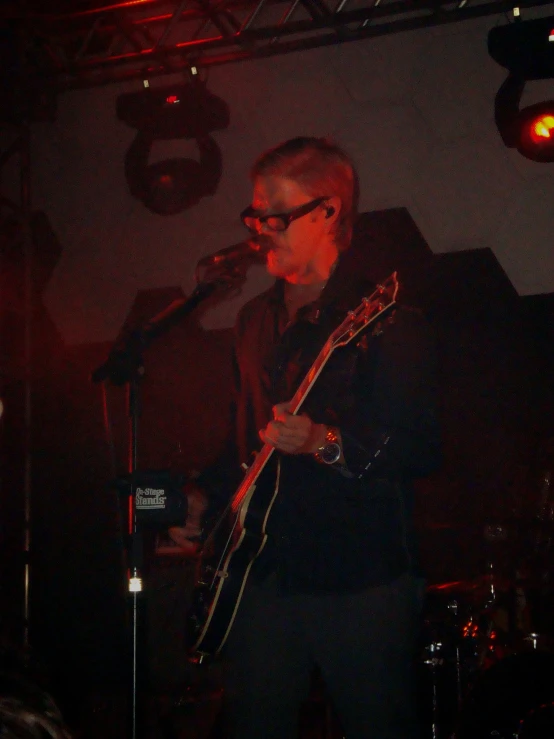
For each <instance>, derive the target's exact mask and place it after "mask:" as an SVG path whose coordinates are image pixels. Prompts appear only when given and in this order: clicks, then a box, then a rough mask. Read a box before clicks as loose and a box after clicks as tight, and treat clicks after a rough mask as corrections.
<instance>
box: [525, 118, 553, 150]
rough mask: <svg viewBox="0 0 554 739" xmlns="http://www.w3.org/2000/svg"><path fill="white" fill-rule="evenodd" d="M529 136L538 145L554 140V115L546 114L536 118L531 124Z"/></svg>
mask: <svg viewBox="0 0 554 739" xmlns="http://www.w3.org/2000/svg"><path fill="white" fill-rule="evenodd" d="M529 134H530V136H531V139H532V141H534V142H535V143H537V144H538V143H540V142H544V141H551V140H552V139H554V115H551V114H546V115H541V116H539V117H538V118H535V119H534V120H533V121H532V122H531V125H530V128H529Z"/></svg>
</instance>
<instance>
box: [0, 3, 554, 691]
mask: <svg viewBox="0 0 554 739" xmlns="http://www.w3.org/2000/svg"><path fill="white" fill-rule="evenodd" d="M497 22H498V23H503V22H504V18H503V16H502V17H500V16H499V18H498V19H495V18H487V19H484V20H481V21H476V22H471V23H464V24H456V25H453V26H448V27H441V28H436V29H432V30H426V31H418V32H414V33H404V34H398V35H394V36H390V37H387V38H382V39H376V40H370V41H363V42H356V43H351V44H343V45H341V46H337V47H332V48H325V49H320V50H314V51H310V52H303V53H296V54H291V55H288V56H284V57H277V58H273V59H268V60H263V61H255V62H245V63H241V64H233V65H227V66H222V67H218V68H213V69H210V70H209V73H208V76H207V85H208V89H209V90H211V91H212V92H214V93H216V94H217V95H219V96H220V97H222V98H223V99H224V100H226V101H227V103H228V104H229V106H230V113H231V122H230V126H229V127H228V129H226V130H223V131H218V132H215V133H214V139H215V140H216V141H217V143H218V145H219V147H220V148H221V151H222V154H223V174H222V178H221V182H220V185H219V188H218V190H217V192H216V193H215V194H214V195H213V196H212V197H207V198H204V199H203V200H201V201H200V203H199V204H198V205H197V206H195V207H194V208H192V209H190V210H187V211H185V212H183V213H181V214H179V215H175V216H171V217H162V216H158V215H154V214H153V213H151V212H150V211H148V210H147V209H146V208H145V207H144V206H143V205H142V204H141V203H139V202H138V201H137V200H135V199H133V198H132V196H131V195H130V193H129V192H128V189H127V184H126V181H125V176H124V165H123V162H124V156H125V152H126V151H127V149H128V147H129V145H130V143H131V141H132V140H133V137H134V134H135V132H134V130H132V129H130V128H128V127H127V126H126V125H125V124H123V123H121V122H119V121H118V120H117V119H116V112H115V106H116V99H117V97H118V95H119V94H121V93H122V92H128V91H132V90H139V89H140V88H141V84H142V83H141V82H139V81H137V82H135V83H128V84H126V85H124V86H123V85H121V86H110V87H106V88H101V89H93V90H85V91H79V92H72V93H67V94H65V95H63V96H62V97H61V98H60V100H59V115H58V120H57V121H56V122H55V123H52V124H35V125H33V131H32V171H33V187H32V192H33V208H34V210H35V211H36V212H37V215H36V216H35V250H36V251H35V255H36V263H37V267H38V269H37V271H36V281H37V282H36V288H37V293H38V296H37V305H36V312H35V326H34V339H35V347H34V364H33V381H34V394H33V402H34V432H33V449H32V452H33V520H34V537H33V560H32V562H33V577H32V615H33V619H34V621H33V623H34V628H33V637H34V644H35V646H36V645H38V647H39V649H42V650H43V653H44V654H45V656H46V658H47V659H48V660H49V661H50V662H51V663H54V664H56V665H57V669H59V671H60V672H61V673H63V675H64V678H65V679H66V680H67V681H70V680H71V677H72V675H73V674H74V673H75V672H76V671H79V670H82V669H84V670H86V671H87V674H88V676H89V677H90V678H91V679H92V678H95V679H97V680H98V683H99V684H104V685H105V684H106V679H107V676H111V675H113V674H115V673H117V670H115V667H114V665H118V664H120V663H121V661H122V655H121V651H122V644H124V643H125V641H126V637H125V634H127V635H128V629H127V625H128V624H127V623H126V620H125V609H124V605H123V604H124V601H125V595H124V585H125V582H124V574H125V569H124V565H125V562H124V555H123V550H124V532H123V530H122V524H121V519H120V507H119V506H118V503H117V499H116V497H115V494H114V492H113V490H112V489H111V488H109V486H108V483H109V481H110V480H111V479H113V477H114V476H115V475H116V474H119V473H121V472H122V471H124V469H125V461H126V452H127V445H126V417H125V403H124V401H125V394H124V389H123V388H114V387H111V386H110V387H108V389H107V408H108V409H109V411H110V420H111V424H110V425H109V427H108V428H109V431H110V433H108V432H107V429H106V425H105V423H104V406H103V397H102V393H101V390H100V388H99V387H98V386H95V385H92V384H91V383H90V372H91V370H92V369H94V368H95V367H96V366H98V364H99V363H101V362H102V361H103V360H104V359H105V358H106V356H107V354H108V352H109V350H110V348H111V346H112V344H113V342H114V340H115V339H116V337H118V336H119V335H120V334H121V331H122V328H123V326H130V325H133V324H135V323H136V322H140V321H141V320H144V319H146V318H148V317H149V316H151V315H154V314H155V313H157V312H158V311H159V310H161V309H162V308H163V307H164V305H167V304H168V303H169V302H170V301H171V300H173V299H174V298H175V297H178V296H180V295H188V294H190V292H191V291H192V289H193V287H194V268H195V265H196V263H197V261H198V260H199V259H200V258H201V257H202V256H204V255H206V254H209V253H211V252H213V251H215V250H217V249H220V248H223V247H225V246H228V245H230V244H233V243H235V242H237V241H239V240H240V239H241V238H243V236H244V234H243V231H242V229H241V225H240V222H239V218H238V213H239V212H240V211H241V210H242V208H244V206H245V205H247V204H248V203H249V201H250V185H249V182H248V171H249V166H250V164H251V162H252V160H253V158H254V157H256V156H257V155H258V154H259V152H260V151H261V150H263V149H265V148H266V147H268V146H271V145H274V144H275V143H277V142H279V141H281V140H283V139H286V138H288V137H291V136H297V135H318V136H319V135H328V136H332V137H333V138H334V139H336V140H337V141H338V142H339V143H340V144H342V145H343V146H344V147H345V148H346V149H347V151H349V152H350V153H351V155H352V156H353V158H354V160H355V161H356V163H357V165H358V168H359V173H360V185H361V202H360V209H361V210H362V211H366V212H367V216H366V219H367V220H366V221H365V225H366V227H367V228H369V231H370V233H371V235H372V236H373V237H375V244H376V245H377V246H376V248H377V247H378V251H377V254H376V256H377V257H378V259H377V260H376V264H378V265H380V266H382V271H383V273H387V272H388V271H389V270H390V269H392V268H395V267H398V268H399V269H401V270H402V273H403V274H404V273H406V275H407V282H408V287H409V289H410V290H411V291H412V295H414V296H415V295H417V298H418V299H419V300H423V301H425V307H426V309H427V310H428V313H429V315H430V318H431V320H432V321H433V323H434V325H435V327H436V329H437V335H438V338H439V345H440V349H441V399H442V408H443V415H444V422H445V441H446V465H445V467H444V469H443V470H442V472H441V474H440V475H438V476H436V477H435V478H434V479H433V480H430V481H429V482H428V483H427V485H426V487H425V488H424V489H422V491H421V495H420V497H419V502H418V521H419V523H420V525H421V529H422V533H423V536H422V541H423V548H424V554H425V556H426V560H427V563H428V564H429V571H430V573H431V575H432V577H433V578H434V579H435V581H440V580H447V579H460V578H474V577H478V576H480V575H481V574H482V573H483V572H484V571H485V570H486V565H487V562H488V560H489V559H491V558H492V559H496V560H500V559H502V562H500V564H501V565H502V566H504V565H505V564H506V562H505V560H504V550H501V549H500V548H497V549H496V550H494V551H491V542H490V541H489V540H488V539H487V538H486V535H485V527H486V526H487V525H492V526H496V525H502V526H503V527H504V531H505V532H506V537H505V539H503V542H506V541H507V542H508V545H509V547H508V548H509V549H510V552H509V554H510V557H512V560H513V551H514V549H515V548H517V546H519V544H520V543H521V539H520V538H518V533H517V532H518V528H519V529H520V530H521V529H522V525H520V524H521V522H522V521H525V522H528V521H529V520H530V518H532V516H533V514H534V512H535V511H536V500H537V495H538V486H537V477H536V473H537V466H536V465H537V464H538V461H537V460H539V458H540V453H539V452H540V449H541V445H542V444H543V442H544V440H545V439H546V438H547V437H548V435H549V434H552V433H553V430H552V426H553V424H552V418H553V414H552V384H553V381H552V377H553V376H554V374H553V373H552V364H551V363H550V364H549V363H548V362H549V361H550V362H552V355H551V353H550V354H548V351H547V350H543V349H541V347H540V339H541V335H543V334H544V333H545V332H546V330H547V329H548V327H549V326H550V324H551V319H549V318H548V316H550V317H551V316H552V310H551V309H550V313H548V312H544V311H542V312H541V308H540V305H537V304H536V303H534V304H533V306H531V308H530V310H529V315H533V318H534V319H535V320H534V321H532V322H529V321H528V322H526V321H525V320H524V318H525V317H524V316H523V313H522V311H521V301H522V300H523V297H522V296H540V295H541V294H543V293H550V292H552V291H554V253H553V250H552V233H553V231H554V209H553V208H552V202H554V164H550V165H545V164H536V163H533V162H530V161H528V160H526V159H524V158H522V157H521V156H520V155H519V154H517V153H516V152H514V151H512V150H508V149H506V148H504V146H503V144H502V142H501V140H500V137H499V135H498V133H497V131H496V129H495V126H494V122H493V101H494V95H495V93H496V91H497V89H498V87H499V85H500V84H501V82H502V81H503V79H504V77H505V73H504V70H502V69H501V68H500V67H498V66H497V65H496V64H495V63H494V62H493V61H492V60H491V59H490V58H489V57H488V54H487V51H486V40H487V32H488V30H489V29H490V28H491V27H492V26H493V25H494V24H495V23H497ZM180 79H182V78H179V80H180ZM168 81H169V79H168V78H165V79H161V80H155V81H152V85H158V84H160V85H165V84H167V82H168ZM553 89H554V83H553V82H552V81H545V82H542V83H532V84H530V85H528V87H527V90H526V92H525V96H524V101H523V103H524V104H527V103H531V102H534V101H536V100H540V99H543V98H548V97H552V93H553ZM5 138H6V141H7V140H8V139H9V135H8V134H6V136H5ZM172 156H185V157H197V156H198V152H197V151H196V146H195V145H193V144H192V143H191V142H187V141H172V142H165V143H163V144H162V143H159V144H156V145H155V147H154V150H153V152H152V157H151V162H155V161H157V160H161V159H164V158H169V157H172ZM3 175H4V177H3V190H4V192H5V194H7V195H11V196H12V198H13V199H14V200H16V199H17V195H18V193H17V185H18V182H17V176H16V175H17V172H16V162H15V161H11V162H10V165H9V166H8V167H6V169H5V170H4V172H3ZM40 212H42V214H45V215H41V214H40ZM13 241H14V243H15V244H16V245H17V236H14V238H13ZM10 243H11V242H10ZM6 254H8V257H10V253H8V252H6ZM14 254H15V256H14V255H13V254H12V256H13V258H11V257H10V258H8V259H7V260H6V259H5V256H6V255H5V254H4V255H3V258H4V262H3V266H4V268H5V269H4V271H2V272H0V275H1V276H2V280H3V282H2V287H3V289H4V295H8V296H11V297H10V299H11V303H10V305H9V307H8V310H7V311H6V312H5V313H4V315H3V319H2V320H3V324H2V327H1V328H0V330H1V331H3V339H4V348H5V349H6V347H7V350H6V351H4V359H5V358H6V357H8V356H9V357H10V361H9V362H7V361H4V363H3V366H2V372H3V373H4V374H3V376H2V381H3V383H4V384H3V387H4V389H5V401H6V413H5V416H4V419H3V423H4V428H3V431H4V434H3V437H2V441H3V446H2V447H0V448H1V453H2V455H3V456H4V461H5V463H6V464H5V465H4V478H3V481H2V489H3V498H2V500H0V503H2V506H3V510H6V511H7V512H8V514H9V515H8V516H4V518H3V520H5V521H10V520H11V521H13V522H15V523H14V525H13V526H12V525H10V526H8V525H6V526H5V528H4V530H3V531H0V533H2V535H3V536H4V539H3V540H2V541H1V542H0V543H2V544H3V545H4V543H5V541H7V540H8V538H9V537H10V536H11V545H12V550H13V551H16V552H17V551H18V547H19V545H20V542H21V540H22V539H21V536H20V525H21V515H22V508H21V500H22V499H21V496H20V492H21V484H22V471H23V460H22V458H21V454H20V453H21V443H20V442H21V438H22V417H23V416H22V413H20V411H22V404H23V396H24V387H23V382H22V377H23V375H22V359H21V358H22V350H23V337H24V326H23V311H22V305H21V301H20V299H21V289H20V288H21V284H22V271H21V267H22V265H21V259H20V254H19V256H18V254H17V248H16V249H15V253H14ZM371 258H372V259H373V255H372V256H371ZM377 276H378V275H377ZM420 281H421V282H420ZM267 284H268V278H267V277H266V275H265V273H264V270H263V268H261V267H254V268H252V269H251V270H250V271H249V275H248V281H247V283H246V284H245V286H244V288H243V290H242V292H241V293H240V294H239V295H236V296H234V297H233V298H232V299H226V300H223V301H220V302H219V303H217V304H214V305H213V306H212V307H211V308H210V310H208V311H205V312H204V313H202V314H201V315H195V316H194V317H192V318H190V319H189V320H188V321H185V322H183V323H181V324H180V325H179V326H176V327H174V329H172V333H171V334H169V335H167V336H166V337H164V339H163V340H162V341H160V342H158V343H157V344H156V345H154V346H153V347H151V348H150V349H149V350H148V353H147V356H146V357H145V362H146V378H145V382H144V393H143V406H142V415H141V420H140V438H139V461H140V463H141V465H143V466H149V467H167V466H175V467H176V468H178V469H181V470H184V471H185V472H190V471H191V470H193V469H194V468H197V467H200V466H202V465H203V464H205V463H206V462H207V461H209V460H210V459H211V458H212V457H213V456H214V455H215V453H216V452H217V450H218V448H219V447H220V445H221V443H222V441H223V438H224V436H225V432H226V430H227V424H228V405H227V401H228V397H229V388H230V375H231V364H230V341H231V337H230V327H231V326H232V324H233V321H234V317H235V315H236V311H237V310H238V308H239V307H240V305H241V304H242V303H244V301H245V300H246V299H248V298H249V297H250V296H252V295H254V294H256V293H258V292H259V291H260V290H262V289H263V288H264V287H265V286H266V285H267ZM10 291H11V292H10ZM534 300H535V298H534ZM550 306H551V302H550ZM539 317H542V319H541V320H542V323H541V321H540V320H538V318H539ZM549 320H550V323H549ZM537 326H542V329H541V331H542V333H541V331H538V330H537V329H536V327H537ZM550 330H551V328H550ZM550 336H551V334H550ZM549 368H550V369H549ZM8 423H9V424H11V425H10V427H9V428H10V433H9V434H8V432H7V429H8ZM14 431H15V433H13V432H14ZM4 491H5V492H4ZM8 493H9V494H8ZM1 512H3V511H0V513H1ZM10 532H11V533H10ZM8 543H10V542H8ZM512 560H510V561H509V562H508V565H506V567H509V566H511V565H512V564H513V561H512ZM6 561H7V560H6ZM9 561H10V563H12V564H13V566H12V567H11V568H10V570H9V573H8V574H9V575H10V576H11V581H10V582H8V580H9V578H7V579H6V578H5V581H6V582H7V584H6V582H4V583H0V586H1V587H3V588H4V591H3V592H4V594H5V596H6V597H4V599H3V602H4V603H5V604H6V603H9V604H10V605H9V609H7V607H6V606H4V618H5V619H6V620H7V621H8V622H9V623H10V624H15V625H14V627H13V628H14V633H19V631H20V626H21V622H20V620H19V621H18V618H19V616H20V611H21V602H22V582H23V581H22V562H21V559H13V560H9ZM165 587H166V585H161V586H160V588H161V589H162V591H163V592H165V590H164V588H165ZM162 591H160V592H162ZM179 602H180V601H179ZM6 613H7V616H6V615H5V614H6ZM175 618H176V620H177V621H178V623H179V629H180V628H181V625H182V621H181V613H180V612H179V613H177V614H176V615H175ZM177 651H178V650H174V652H175V653H177ZM120 658H121V659H120Z"/></svg>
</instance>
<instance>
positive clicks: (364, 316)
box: [187, 273, 399, 660]
mask: <svg viewBox="0 0 554 739" xmlns="http://www.w3.org/2000/svg"><path fill="white" fill-rule="evenodd" d="M398 288H399V285H398V281H397V279H396V273H393V274H392V275H391V276H390V277H389V278H388V279H387V280H386V281H385V282H384V283H383V285H379V286H378V288H377V289H376V290H375V292H374V293H373V294H372V295H371V296H369V297H367V298H364V299H363V300H362V302H361V303H360V305H359V306H358V307H357V308H356V309H355V310H353V311H350V312H349V313H348V315H347V316H346V318H345V319H344V321H343V322H342V323H341V324H340V326H338V327H337V328H336V329H335V330H334V331H333V333H332V334H331V336H330V337H329V338H328V339H327V341H326V342H325V345H324V346H323V348H322V349H321V351H320V353H319V355H318V357H317V359H316V360H315V362H314V363H313V365H312V366H311V368H310V370H309V371H308V373H307V375H306V377H305V378H304V380H303V381H302V383H301V385H300V387H299V388H298V390H297V391H296V393H295V394H294V397H293V398H292V400H291V401H290V403H289V412H290V413H292V414H296V413H298V411H299V410H300V407H301V405H302V403H303V402H304V400H305V399H306V396H307V395H308V393H309V391H310V390H311V388H312V387H313V385H314V383H315V382H316V381H317V378H318V377H319V375H320V373H321V371H322V370H323V368H324V367H325V365H326V363H327V361H328V359H329V357H330V356H331V354H332V353H333V351H334V350H335V349H336V348H338V347H341V346H346V345H347V344H349V343H350V342H351V341H352V340H353V339H354V338H355V337H356V336H358V334H360V332H361V331H363V330H364V329H366V328H367V327H369V326H370V325H371V324H372V323H374V322H375V321H376V320H377V319H378V318H381V317H384V315H385V313H387V312H388V311H389V310H391V309H392V308H393V307H394V305H395V304H396V295H397V292H398ZM273 452H274V449H273V447H271V446H270V445H268V444H265V445H264V446H263V448H262V449H261V450H260V451H259V452H258V454H257V455H256V458H255V460H254V462H253V463H252V465H251V467H250V468H249V469H248V471H247V472H246V475H245V478H244V480H243V482H242V483H241V485H239V488H238V490H237V491H236V492H235V494H234V496H233V497H232V498H231V501H230V503H229V505H228V506H227V509H226V510H225V513H224V514H223V516H222V517H221V518H220V519H219V520H218V522H217V523H216V525H215V526H214V529H213V530H212V532H211V533H210V535H209V537H208V538H207V539H206V542H205V544H204V547H203V550H202V553H201V558H200V561H199V565H198V572H197V581H196V587H195V589H194V591H193V597H192V605H191V608H190V610H189V613H188V617H187V621H188V633H189V642H190V643H191V644H192V646H191V654H192V656H193V658H196V659H199V660H201V659H203V658H204V657H208V656H211V657H214V656H216V655H217V654H219V652H220V651H221V648H222V647H223V645H224V644H225V641H226V640H227V637H228V635H229V632H230V630H231V628H232V626H233V623H234V621H235V617H236V614H237V611H238V608H239V605H240V602H241V600H242V596H243V593H244V588H245V586H246V583H247V580H248V576H249V575H250V571H251V569H252V565H253V563H254V560H255V559H256V557H257V556H258V555H259V553H260V552H261V551H262V549H263V548H264V546H265V543H266V540H267V533H266V525H267V520H268V518H269V515H270V512H271V509H272V507H273V503H274V501H275V498H276V496H277V494H278V491H279V473H280V466H279V464H277V465H275V468H276V469H270V468H269V467H266V465H267V463H268V462H269V460H270V459H271V457H272V455H273ZM271 467H272V468H273V465H272V466H271Z"/></svg>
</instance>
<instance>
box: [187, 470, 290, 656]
mask: <svg viewBox="0 0 554 739" xmlns="http://www.w3.org/2000/svg"><path fill="white" fill-rule="evenodd" d="M272 478H273V481H272ZM277 492H278V481H277V483H276V480H275V470H274V469H271V470H269V469H267V468H266V469H265V470H264V473H263V474H262V475H261V479H260V480H259V481H258V482H257V483H255V484H254V485H252V487H251V489H250V490H249V491H248V494H247V497H246V498H245V500H244V502H243V504H242V506H241V507H240V509H239V510H238V511H236V512H234V511H233V510H232V509H229V510H228V511H227V512H226V514H225V516H224V517H223V519H221V520H220V523H219V526H218V528H217V531H216V532H215V534H214V535H213V537H211V539H212V541H210V543H209V544H208V547H207V548H205V549H204V551H203V556H202V557H201V559H200V562H199V565H198V570H197V574H196V586H195V589H194V591H193V598H192V604H191V607H190V610H189V613H188V615H187V626H188V634H189V641H190V642H191V643H192V648H191V649H192V653H193V655H196V656H198V657H205V656H215V655H217V654H219V652H220V650H221V648H222V647H223V645H224V644H225V642H226V640H227V636H228V634H229V631H230V630H231V627H232V625H233V623H234V621H235V616H236V613H237V610H238V607H239V605H240V602H241V600H242V595H243V592H244V588H245V586H246V582H247V580H248V577H249V575H250V570H251V568H252V565H253V563H254V560H255V559H256V557H257V556H258V555H259V554H260V552H261V551H262V549H263V548H264V546H265V543H266V540H267V535H266V533H265V527H266V523H267V519H268V517H269V514H270V512H271V508H272V506H273V502H274V500H275V498H276V496H277ZM222 552H224V553H225V554H224V556H223V557H222Z"/></svg>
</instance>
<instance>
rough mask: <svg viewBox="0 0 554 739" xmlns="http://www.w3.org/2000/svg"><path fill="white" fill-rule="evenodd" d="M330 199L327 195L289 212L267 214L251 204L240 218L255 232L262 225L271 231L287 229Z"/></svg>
mask: <svg viewBox="0 0 554 739" xmlns="http://www.w3.org/2000/svg"><path fill="white" fill-rule="evenodd" d="M328 199H329V198H328V197H327V196H325V197H321V198H316V199H315V200H310V202H309V203H304V205H300V206H299V207H298V208H295V209H294V210H291V211H289V212H288V213H269V214H268V215H265V216H261V215H258V214H257V212H256V210H255V209H254V208H253V207H252V206H251V205H249V206H248V208H246V209H245V210H243V211H242V213H241V214H240V219H241V221H242V222H243V224H244V225H245V226H246V228H247V229H248V230H249V231H252V232H254V233H257V232H258V231H259V230H260V228H261V227H262V226H266V227H267V228H268V229H269V230H270V231H286V230H287V228H288V227H289V226H290V224H291V223H292V222H293V221H295V220H296V219H297V218H302V216H305V215H308V213H311V212H312V210H315V209H316V208H317V206H318V205H321V203H323V202H324V201H325V200H328Z"/></svg>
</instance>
